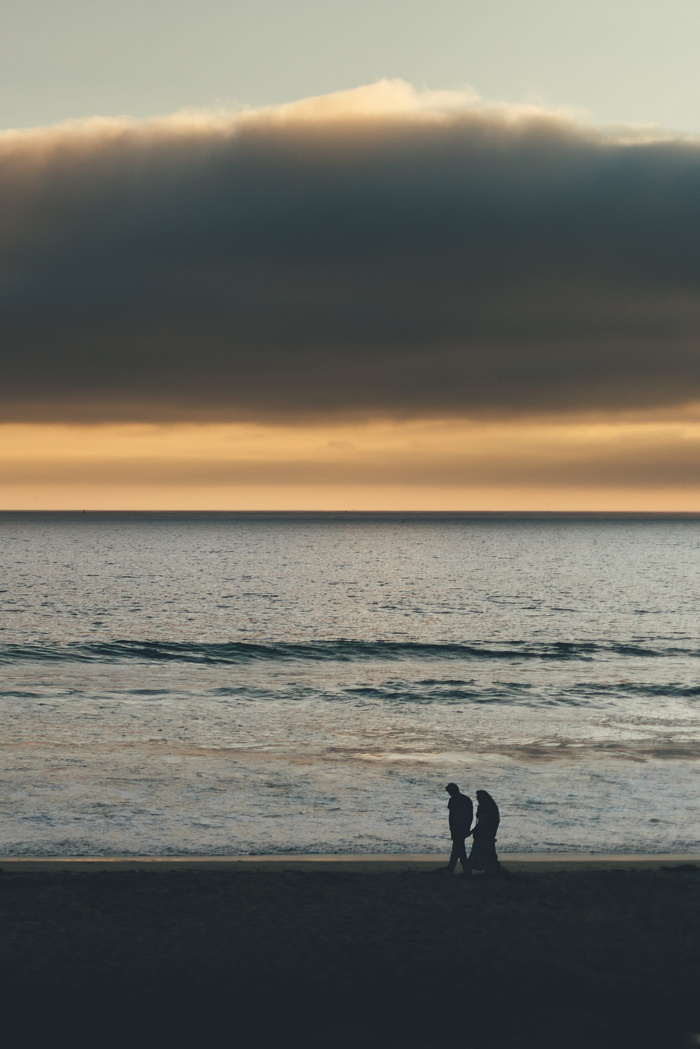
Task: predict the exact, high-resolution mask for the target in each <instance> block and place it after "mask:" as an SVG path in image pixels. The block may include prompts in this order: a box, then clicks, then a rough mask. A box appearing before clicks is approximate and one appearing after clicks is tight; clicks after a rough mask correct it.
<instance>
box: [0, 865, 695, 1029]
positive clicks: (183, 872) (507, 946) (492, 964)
mask: <svg viewBox="0 0 700 1049" xmlns="http://www.w3.org/2000/svg"><path fill="white" fill-rule="evenodd" d="M445 858H446V857H445V855H442V856H431V857H425V856H420V857H408V856H402V857H398V858H396V857H395V858H389V857H362V858H358V857H354V858H348V857H329V858H319V857H307V858H303V857H298V856H297V857H275V858H271V857H252V858H247V859H240V858H221V859H218V860H214V859H211V858H201V859H197V858H192V857H187V858H184V859H181V860H176V859H125V858H121V859H119V858H115V859H113V860H105V859H95V860H91V859H85V858H75V859H72V860H64V859H61V860H58V859H41V860H39V859H35V860H28V859H22V860H19V859H17V860H0V867H1V868H2V870H3V874H2V875H1V876H0V923H1V929H2V932H1V934H0V997H1V1002H0V1005H1V1010H2V1011H1V1013H0V1015H1V1016H2V1019H3V1023H4V1028H5V1030H6V1031H8V1030H12V1027H13V1025H15V1026H16V1027H17V1033H16V1034H15V1035H14V1040H16V1041H18V1044H19V1042H20V1041H21V1044H29V1045H31V1044H35V1043H36V1044H39V1042H41V1043H42V1044H44V1043H46V1042H53V1043H58V1044H63V1043H64V1042H70V1043H71V1044H72V1045H82V1044H86V1045H87V1044H90V1045H95V1044H99V1045H100V1047H102V1046H104V1045H108V1044H114V1045H119V1046H123V1045H124V1044H129V1045H130V1046H140V1045H152V1046H159V1047H160V1046H167V1047H168V1049H169V1047H170V1046H172V1045H179V1044H182V1045H188V1046H191V1045H198V1046H199V1045H203V1046H204V1045H216V1046H218V1045H222V1046H223V1045H226V1046H229V1045H231V1046H234V1045H235V1046H238V1045H241V1046H246V1047H248V1046H255V1047H265V1049H267V1047H270V1049H273V1047H274V1049H277V1047H279V1049H282V1047H285V1049H288V1047H290V1046H299V1047H300V1049H301V1047H303V1049H321V1047H322V1046H323V1047H324V1049H325V1047H335V1046H337V1047H339V1049H380V1047H381V1049H399V1047H401V1049H438V1047H440V1049H442V1047H443V1046H444V1047H447V1046H448V1045H449V1046H460V1047H462V1049H535V1047H537V1049H555V1047H556V1049H584V1046H585V1047H586V1049H591V1047H593V1046H595V1047H596V1049H627V1047H629V1049H647V1047H649V1049H651V1047H654V1049H680V1047H685V1046H691V1045H693V1044H697V1043H696V1042H693V1041H692V1038H693V1037H694V1035H693V1032H698V1031H700V1001H699V995H698V988H700V952H699V951H698V942H699V941H700V865H698V864H697V863H694V862H693V857H689V856H683V857H658V856H655V857H638V856H635V857H590V856H588V857H580V856H579V857H576V858H572V857H566V858H565V857H563V856H558V857H552V856H546V857H542V856H533V855H530V856H528V857H515V856H507V855H506V856H504V857H502V858H503V860H504V868H505V870H506V872H507V873H506V874H505V875H504V876H503V877H501V878H494V879H488V878H485V877H484V876H483V875H476V876H474V877H473V878H471V879H464V878H463V877H462V876H461V875H457V876H455V877H452V878H450V877H448V876H446V875H440V874H434V873H433V871H434V870H435V868H436V867H437V866H440V865H441V864H443V863H444V861H445ZM28 1032H29V1033H28Z"/></svg>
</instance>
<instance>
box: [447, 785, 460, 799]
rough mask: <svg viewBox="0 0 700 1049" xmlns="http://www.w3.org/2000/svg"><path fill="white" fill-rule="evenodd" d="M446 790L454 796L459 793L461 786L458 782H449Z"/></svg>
mask: <svg viewBox="0 0 700 1049" xmlns="http://www.w3.org/2000/svg"><path fill="white" fill-rule="evenodd" d="M445 790H446V791H447V793H448V794H449V795H450V797H451V798H454V796H455V794H459V787H458V786H457V784H456V783H448V784H447V786H446V787H445Z"/></svg>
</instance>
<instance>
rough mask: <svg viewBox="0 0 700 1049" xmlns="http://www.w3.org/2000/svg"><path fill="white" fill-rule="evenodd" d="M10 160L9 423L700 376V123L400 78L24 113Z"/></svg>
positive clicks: (397, 400)
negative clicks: (154, 110) (574, 110)
mask: <svg viewBox="0 0 700 1049" xmlns="http://www.w3.org/2000/svg"><path fill="white" fill-rule="evenodd" d="M0 165H1V166H2V171H3V178H2V186H3V188H2V190H1V191H0V278H2V283H1V286H0V307H1V311H2V318H3V319H2V322H1V324H2V330H1V332H0V337H1V346H2V368H3V379H2V384H0V413H1V417H2V419H4V420H6V421H8V420H9V421H13V420H15V421H52V420H63V421H83V422H84V421H127V420H192V421H214V420H265V421H271V422H275V421H290V420H301V419H307V420H308V419H312V420H313V419H317V420H318V419H331V420H332V419H334V418H335V419H340V418H354V419H362V418H371V417H381V418H392V417H393V418H397V419H406V418H420V417H440V416H449V417H452V418H455V417H460V416H461V417H477V416H479V415H482V416H485V417H494V416H496V417H510V416H517V415H532V414H540V415H541V414H546V413H548V412H556V413H561V412H567V411H590V410H592V409H593V410H598V411H600V410H603V411H613V412H614V411H620V410H630V409H633V410H638V409H643V410H645V409H653V408H656V407H659V406H674V405H680V404H683V403H687V402H689V401H692V400H696V399H698V398H700V352H699V351H700V294H699V292H700V144H698V143H697V142H696V141H688V140H679V139H673V138H662V137H660V136H654V135H646V137H645V136H643V135H642V134H641V132H632V131H630V130H629V129H628V130H624V129H623V130H621V131H618V132H616V133H614V134H613V133H611V132H599V131H595V130H593V129H591V128H589V127H587V126H584V125H583V124H581V123H579V122H577V121H576V120H575V119H573V118H571V117H568V116H565V115H557V114H552V113H547V112H544V111H539V110H536V109H533V108H513V107H511V108H508V107H503V106H502V107H488V106H482V105H480V104H479V103H478V102H476V101H474V99H473V98H471V97H467V96H465V97H461V98H460V97H456V96H442V95H438V96H434V95H419V94H415V93H412V92H411V90H410V89H409V88H408V87H407V86H406V85H402V84H393V85H392V84H380V85H375V86H374V87H373V88H367V89H362V90H360V91H358V92H350V93H347V94H344V95H339V96H330V97H329V98H326V99H318V100H309V101H307V102H305V103H300V104H298V105H295V106H288V107H280V108H278V109H269V110H258V111H252V112H248V113H242V114H237V115H206V114H199V115H191V114H190V115H188V114H182V115H179V116H175V117H172V118H168V119H163V120H160V121H151V122H144V123H137V122H129V121H126V120H125V121H100V120H95V121H89V122H86V123H84V124H80V125H66V126H62V127H58V128H48V129H38V130H36V131H31V132H8V133H5V134H4V135H0ZM492 465H493V464H492ZM570 466H571V464H569V467H570ZM599 466H600V464H599ZM395 467H396V464H394V467H392V470H393V469H394V468H395ZM555 467H556V464H554V465H553V466H552V469H555ZM212 469H213V471H214V473H216V471H217V470H220V469H221V467H220V466H216V468H215V469H214V467H212ZM227 469H228V470H230V471H232V472H233V474H236V473H237V475H240V477H244V476H245V473H246V470H247V469H248V466H247V465H246V464H245V463H239V464H237V465H236V464H232V465H230V466H229V467H227ZM255 469H256V470H258V469H259V466H257V465H256V467H255ZM266 469H267V470H268V471H270V475H271V477H272V476H273V475H274V477H275V478H277V479H280V478H279V477H278V475H280V477H281V475H282V474H283V473H284V469H285V466H284V464H281V465H279V466H277V465H275V464H269V465H268V466H267V467H266ZM298 469H299V471H301V474H303V473H304V470H306V469H307V468H306V467H303V468H302V466H299V467H298ZM319 469H321V467H319V465H318V464H317V463H314V464H309V466H308V471H309V472H310V473H313V472H314V471H316V472H318V470H319ZM345 469H350V467H349V466H347V467H345ZM374 469H375V470H376V471H377V477H379V476H381V474H382V469H383V468H382V464H381V463H377V464H375V467H374ZM407 469H408V467H407ZM411 469H412V470H413V472H414V473H413V475H414V476H415V477H418V475H419V474H420V470H421V469H422V467H421V466H420V464H413V466H412V467H411ZM433 469H434V464H433V465H430V464H428V465H426V466H425V470H426V471H427V473H430V472H431V471H433ZM444 469H445V470H446V471H447V473H449V474H450V475H451V476H453V475H455V470H457V472H459V470H458V468H457V467H455V465H454V464H450V463H447V464H446V465H445V466H444ZM470 469H473V470H474V469H476V467H474V466H473V464H472V467H470ZM576 469H578V470H579V472H580V473H581V476H582V478H583V476H584V475H585V474H586V470H587V467H586V465H585V463H584V464H579V466H577V467H576ZM604 469H609V471H610V476H611V477H613V476H614V475H615V470H616V469H617V468H616V467H615V465H614V463H612V461H611V462H610V463H609V464H608V467H605V468H604ZM683 469H684V470H685V469H686V467H685V466H684V467H683ZM687 469H688V470H691V466H690V465H689V466H687ZM504 470H505V473H506V474H507V467H504ZM660 472H661V473H663V470H661V471H660ZM691 472H692V470H691ZM476 473H477V474H478V469H476ZM301 474H300V476H301ZM257 476H258V478H259V475H257ZM521 476H522V475H521ZM433 479H435V478H434V474H433ZM505 479H506V478H505V474H504V480H505ZM696 479H697V478H696ZM365 480H366V481H367V482H368V483H373V482H371V481H369V478H368V477H367V476H366V475H365ZM376 483H379V481H377V482H376ZM416 483H421V482H420V481H416ZM603 483H605V482H603ZM610 483H613V482H612V481H611V482H610ZM615 483H616V482H615Z"/></svg>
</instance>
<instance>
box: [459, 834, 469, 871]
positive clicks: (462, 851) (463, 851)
mask: <svg viewBox="0 0 700 1049" xmlns="http://www.w3.org/2000/svg"><path fill="white" fill-rule="evenodd" d="M459 846H460V847H459V862H460V863H461V864H462V871H463V872H464V874H465V875H466V876H467V877H468V876H469V875H471V872H472V868H471V864H470V863H469V860H468V859H467V842H466V838H462V841H461V842H460V843H459Z"/></svg>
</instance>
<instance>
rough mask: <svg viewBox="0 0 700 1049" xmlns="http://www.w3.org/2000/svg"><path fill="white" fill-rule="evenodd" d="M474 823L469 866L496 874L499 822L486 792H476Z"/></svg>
mask: <svg viewBox="0 0 700 1049" xmlns="http://www.w3.org/2000/svg"><path fill="white" fill-rule="evenodd" d="M476 800H477V802H478V806H477V810H476V823H475V824H474V830H473V831H472V835H473V836H474V844H473V845H472V851H471V854H470V856H469V865H470V867H472V868H473V869H474V870H477V871H484V872H485V873H486V874H498V872H499V871H500V869H501V865H500V863H499V862H498V856H497V855H496V832H497V830H498V824H499V823H500V822H501V814H500V812H499V811H498V805H497V804H496V802H495V801H494V800H493V798H492V797H491V795H490V794H489V792H488V791H487V790H477V792H476Z"/></svg>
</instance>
